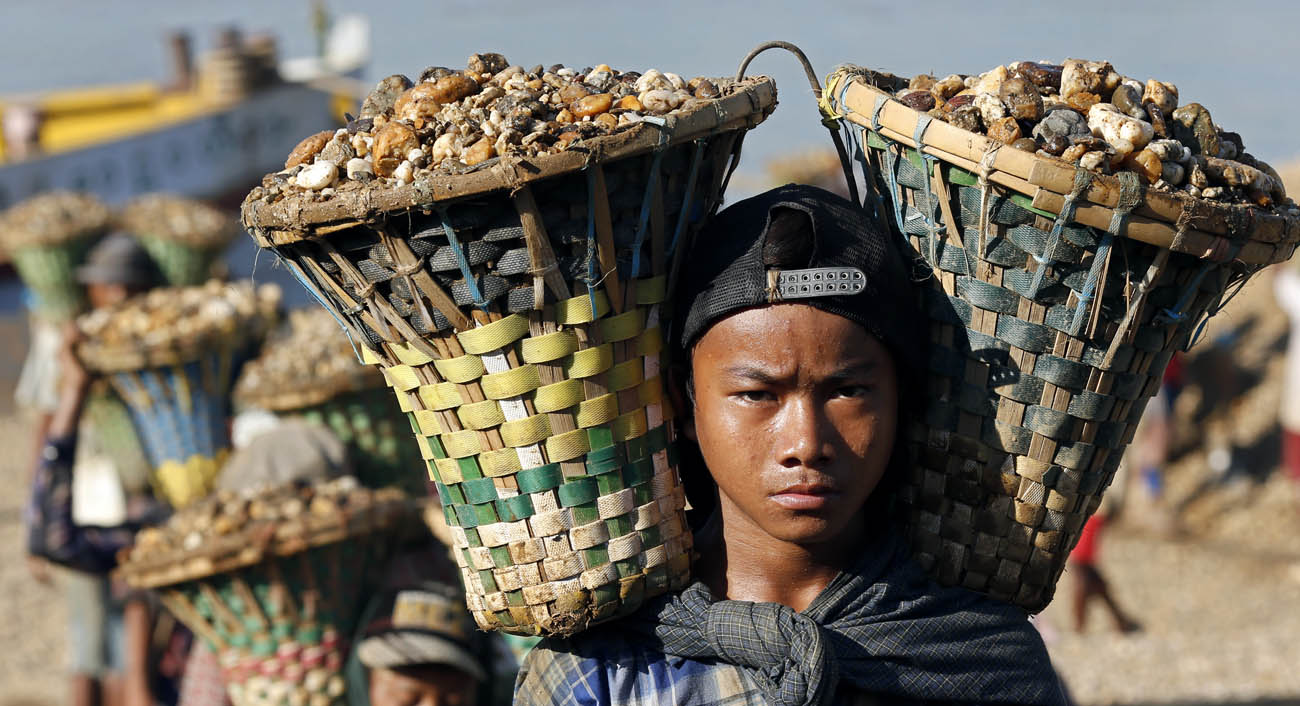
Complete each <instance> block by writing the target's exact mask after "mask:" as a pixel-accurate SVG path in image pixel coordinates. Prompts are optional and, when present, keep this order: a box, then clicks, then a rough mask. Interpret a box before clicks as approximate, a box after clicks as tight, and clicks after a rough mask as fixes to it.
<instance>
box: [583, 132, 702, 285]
mask: <svg viewBox="0 0 1300 706" xmlns="http://www.w3.org/2000/svg"><path fill="white" fill-rule="evenodd" d="M707 143H708V139H707V138H706V139H702V140H696V141H695V154H694V156H692V157H691V170H690V172H689V173H687V175H686V194H685V195H684V196H683V197H682V210H681V212H680V213H679V214H677V226H676V227H675V228H673V238H672V240H671V241H669V243H668V254H670V255H671V254H672V253H675V252H677V241H678V240H680V239H681V237H682V231H684V230H686V223H687V222H688V221H689V220H690V215H691V207H692V206H693V205H694V204H692V203H691V200H692V197H693V196H695V182H696V180H697V178H698V177H699V174H700V165H701V164H703V163H704V148H705V146H706V145H707ZM593 306H594V303H593ZM592 311H595V309H592Z"/></svg>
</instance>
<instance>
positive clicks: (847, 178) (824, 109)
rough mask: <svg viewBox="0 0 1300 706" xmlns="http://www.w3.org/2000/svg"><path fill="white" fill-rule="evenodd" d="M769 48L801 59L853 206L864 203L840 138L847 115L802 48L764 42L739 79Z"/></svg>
mask: <svg viewBox="0 0 1300 706" xmlns="http://www.w3.org/2000/svg"><path fill="white" fill-rule="evenodd" d="M768 49H784V50H786V51H788V52H790V53H791V54H794V55H795V58H797V59H798V60H799V64H800V65H801V66H802V67H803V71H804V75H805V76H806V77H807V78H808V85H810V86H812V90H813V95H815V96H818V101H817V107H818V110H819V112H820V113H821V114H822V125H823V126H825V127H826V130H827V131H828V132H830V134H831V141H832V142H834V143H835V153H836V154H837V155H838V156H839V158H840V168H841V169H842V170H843V171H844V182H845V184H847V185H848V188H849V196H850V198H852V200H853V203H861V201H860V200H859V198H858V184H857V181H856V180H854V178H853V163H852V162H851V161H850V160H849V155H848V152H847V151H845V149H844V141H843V140H842V139H840V133H839V130H838V129H837V127H836V125H835V123H837V122H839V121H840V119H841V118H842V117H843V116H841V115H840V114H838V113H837V112H836V111H835V110H834V107H833V106H832V104H831V101H830V99H829V94H828V93H827V91H826V89H825V88H823V87H822V84H821V81H819V80H818V79H817V72H816V71H814V70H813V67H812V62H810V61H808V55H807V54H804V53H803V50H802V49H800V48H799V47H797V46H795V45H794V44H791V43H790V42H782V41H772V42H763V43H762V44H759V45H758V46H756V47H754V48H753V49H751V50H750V52H749V53H748V54H746V55H745V58H744V59H742V60H741V62H740V68H739V69H737V70H736V80H737V81H743V80H744V79H745V69H747V68H749V64H750V62H751V61H753V60H754V58H755V57H757V56H758V55H759V54H762V53H763V52H765V51H767V50H768ZM836 74H838V75H839V76H840V80H844V76H843V74H842V73H840V72H836ZM838 83H839V81H828V85H831V86H833V85H836V84H838ZM844 83H845V84H847V83H848V81H847V80H844ZM739 152H740V147H739V143H737V147H736V153H737V156H739ZM728 178H730V175H728ZM724 188H725V182H724ZM868 188H869V187H868Z"/></svg>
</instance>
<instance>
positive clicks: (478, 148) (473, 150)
mask: <svg viewBox="0 0 1300 706" xmlns="http://www.w3.org/2000/svg"><path fill="white" fill-rule="evenodd" d="M495 156H497V148H496V147H495V146H494V145H493V144H492V140H489V139H488V138H486V137H484V138H483V139H481V140H479V141H478V142H475V143H474V144H472V145H470V146H469V148H468V149H466V150H465V152H464V153H462V154H461V156H460V160H461V161H462V162H464V163H465V164H468V165H470V166H471V167H472V166H474V165H475V164H479V163H481V162H486V161H488V160H489V159H492V158H493V157H495Z"/></svg>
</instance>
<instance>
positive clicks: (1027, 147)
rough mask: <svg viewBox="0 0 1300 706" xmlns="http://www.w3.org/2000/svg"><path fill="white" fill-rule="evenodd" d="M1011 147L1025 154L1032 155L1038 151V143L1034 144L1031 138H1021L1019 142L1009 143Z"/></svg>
mask: <svg viewBox="0 0 1300 706" xmlns="http://www.w3.org/2000/svg"><path fill="white" fill-rule="evenodd" d="M1011 146H1012V147H1015V148H1016V149H1018V150H1022V151H1025V152H1031V153H1032V152H1037V151H1038V143H1037V142H1035V141H1034V138H1032V137H1022V138H1020V139H1019V140H1016V141H1015V142H1013V143H1011Z"/></svg>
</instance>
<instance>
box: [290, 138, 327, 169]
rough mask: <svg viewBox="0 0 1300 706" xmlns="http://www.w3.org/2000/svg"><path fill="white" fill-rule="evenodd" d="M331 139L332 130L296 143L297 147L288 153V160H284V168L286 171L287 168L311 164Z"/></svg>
mask: <svg viewBox="0 0 1300 706" xmlns="http://www.w3.org/2000/svg"><path fill="white" fill-rule="evenodd" d="M333 137H334V131H333V130H322V131H321V132H318V133H316V134H315V135H311V136H309V137H307V138H305V139H304V140H303V141H302V142H299V143H298V146H297V147H294V148H293V151H292V152H290V153H289V157H288V159H286V160H284V168H285V169H288V168H289V167H296V166H298V165H299V164H305V163H309V162H311V160H312V158H313V157H315V156H316V155H317V154H319V153H320V151H321V150H323V149H325V145H327V144H329V141H330V139H331V138H333Z"/></svg>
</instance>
